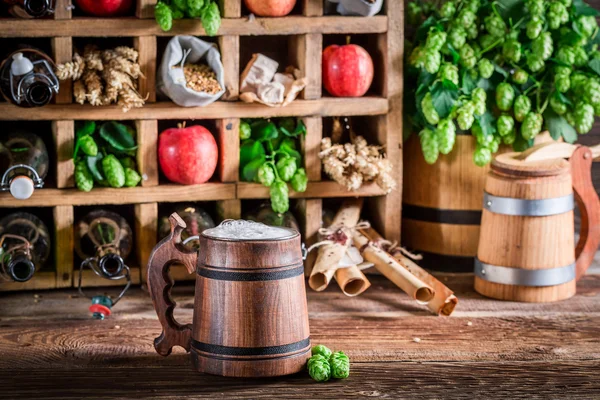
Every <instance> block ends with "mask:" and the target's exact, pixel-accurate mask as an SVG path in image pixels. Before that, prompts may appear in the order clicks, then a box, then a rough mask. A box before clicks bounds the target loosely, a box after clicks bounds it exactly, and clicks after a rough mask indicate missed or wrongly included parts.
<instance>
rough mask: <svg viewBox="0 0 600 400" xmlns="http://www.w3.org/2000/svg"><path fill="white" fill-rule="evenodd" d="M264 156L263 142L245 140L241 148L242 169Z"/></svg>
mask: <svg viewBox="0 0 600 400" xmlns="http://www.w3.org/2000/svg"><path fill="white" fill-rule="evenodd" d="M264 156H265V148H264V147H263V145H262V143H261V142H257V141H255V140H252V139H248V140H245V141H244V142H243V143H242V146H241V147H240V168H242V169H243V168H244V167H245V166H246V164H248V163H249V162H250V161H252V160H254V159H257V158H261V157H264Z"/></svg>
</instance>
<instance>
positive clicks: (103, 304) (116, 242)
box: [75, 209, 133, 319]
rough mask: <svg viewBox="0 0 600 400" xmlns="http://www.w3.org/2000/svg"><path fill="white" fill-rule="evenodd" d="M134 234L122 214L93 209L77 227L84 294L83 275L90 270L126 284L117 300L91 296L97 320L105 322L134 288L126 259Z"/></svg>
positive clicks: (76, 241) (76, 243)
mask: <svg viewBox="0 0 600 400" xmlns="http://www.w3.org/2000/svg"><path fill="white" fill-rule="evenodd" d="M132 244H133V233H132V231H131V227H130V226H129V224H128V223H127V221H126V220H125V218H123V217H122V216H120V215H119V214H117V213H115V212H112V211H107V210H102V209H100V210H94V211H92V212H90V213H88V214H87V215H85V216H84V217H83V218H82V219H81V220H80V221H79V222H78V223H77V225H76V226H75V251H76V252H77V255H78V256H79V257H80V258H81V259H82V260H83V261H82V263H81V265H80V267H79V285H78V286H79V292H80V293H81V294H82V295H83V296H86V295H85V293H84V292H83V289H82V286H81V283H82V275H83V274H82V272H83V269H84V268H86V267H89V268H90V269H91V270H92V271H93V272H94V273H95V274H96V275H98V276H100V277H102V278H104V279H108V280H120V279H125V280H126V282H127V283H126V285H125V288H124V289H123V290H122V291H121V293H120V294H119V295H118V296H117V298H116V299H113V298H111V297H109V296H106V295H104V294H102V295H97V296H88V297H90V298H91V300H92V305H91V306H90V311H91V312H92V315H93V317H94V318H95V319H104V318H106V317H107V316H109V315H110V314H111V309H112V307H114V306H115V304H117V302H118V301H119V300H120V299H121V298H122V297H123V295H125V292H126V291H127V289H129V287H130V286H131V276H130V273H129V267H128V266H127V265H126V264H125V260H126V259H127V257H128V256H129V254H130V253H131V248H132Z"/></svg>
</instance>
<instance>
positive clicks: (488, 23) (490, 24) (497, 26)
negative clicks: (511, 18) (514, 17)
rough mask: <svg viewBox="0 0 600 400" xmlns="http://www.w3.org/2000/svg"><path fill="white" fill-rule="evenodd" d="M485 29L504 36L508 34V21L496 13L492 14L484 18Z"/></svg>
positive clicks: (493, 34)
mask: <svg viewBox="0 0 600 400" xmlns="http://www.w3.org/2000/svg"><path fill="white" fill-rule="evenodd" d="M484 25H485V29H486V30H487V31H488V32H489V34H490V35H492V36H495V37H503V36H504V35H505V34H506V23H505V22H504V20H503V19H502V18H500V17H499V16H497V15H496V14H490V15H488V16H487V17H485V19H484Z"/></svg>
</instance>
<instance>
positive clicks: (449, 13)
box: [440, 1, 456, 18]
mask: <svg viewBox="0 0 600 400" xmlns="http://www.w3.org/2000/svg"><path fill="white" fill-rule="evenodd" d="M454 13H456V5H454V2H453V1H447V2H445V3H444V4H442V7H440V15H441V16H442V18H452V17H453V16H454Z"/></svg>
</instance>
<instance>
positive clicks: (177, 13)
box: [171, 5, 185, 20]
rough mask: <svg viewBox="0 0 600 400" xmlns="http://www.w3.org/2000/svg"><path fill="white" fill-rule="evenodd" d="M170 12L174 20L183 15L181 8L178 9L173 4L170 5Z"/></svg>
mask: <svg viewBox="0 0 600 400" xmlns="http://www.w3.org/2000/svg"><path fill="white" fill-rule="evenodd" d="M171 13H172V15H173V19H174V20H175V19H182V18H183V17H185V13H184V12H183V11H182V10H181V9H179V8H177V7H175V6H173V5H172V6H171Z"/></svg>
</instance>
